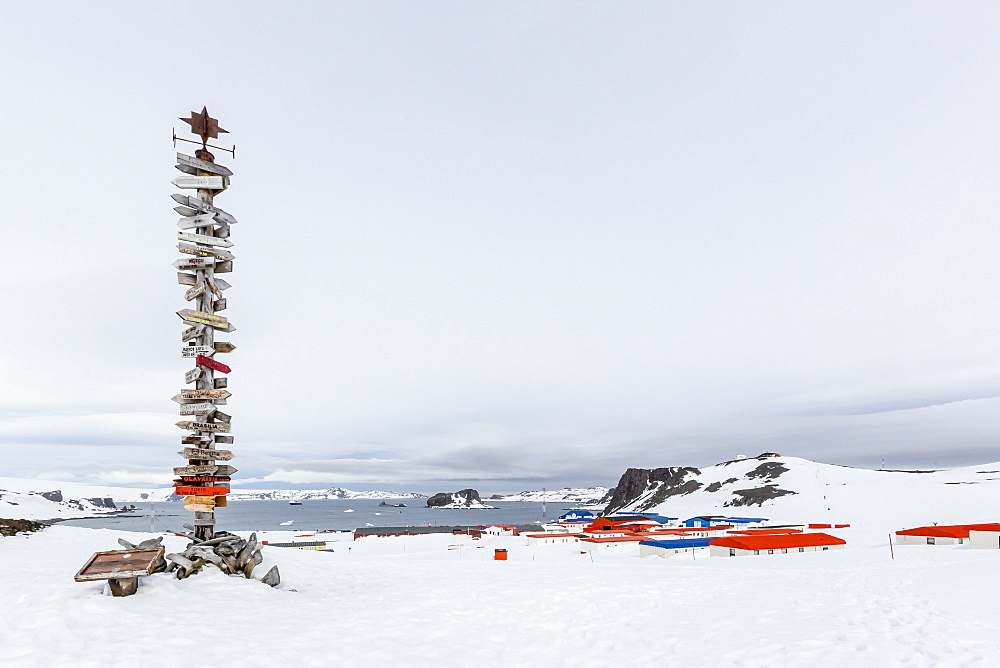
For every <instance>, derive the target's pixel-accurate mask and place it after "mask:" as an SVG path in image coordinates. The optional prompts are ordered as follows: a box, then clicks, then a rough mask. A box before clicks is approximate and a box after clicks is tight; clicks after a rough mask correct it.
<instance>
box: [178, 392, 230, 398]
mask: <svg viewBox="0 0 1000 668" xmlns="http://www.w3.org/2000/svg"><path fill="white" fill-rule="evenodd" d="M231 396H233V395H232V394H231V393H230V392H229V390H181V393H180V397H181V398H182V399H202V400H204V399H228V398H229V397H231Z"/></svg>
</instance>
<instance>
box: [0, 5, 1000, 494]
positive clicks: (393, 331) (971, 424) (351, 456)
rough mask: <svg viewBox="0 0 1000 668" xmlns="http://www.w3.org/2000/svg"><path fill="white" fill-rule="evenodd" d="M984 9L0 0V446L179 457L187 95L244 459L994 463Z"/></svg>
mask: <svg viewBox="0 0 1000 668" xmlns="http://www.w3.org/2000/svg"><path fill="white" fill-rule="evenodd" d="M998 35H1000V6H997V5H996V4H994V3H982V2H977V3H962V2H949V3H936V2H935V3H929V2H880V3H871V2H841V1H838V2H810V3H801V2H769V3H736V2H732V3H721V2H720V3H713V2H699V3H680V2H673V3H671V2H605V3H597V2H579V1H574V2H548V3H539V2H506V3H468V2H379V3H367V2H353V3H347V2H341V3H333V2H329V3H308V2H298V3H225V2H215V3H203V2H197V3H184V2H171V3H120V2H116V3H99V2H86V3H78V2H48V3H45V2H42V3H28V2H4V3H2V4H0V56H2V59H0V62H2V63H3V65H2V67H0V91H3V93H4V99H5V100H6V104H4V114H3V116H2V123H0V146H2V147H3V159H2V161H0V181H2V183H3V184H4V188H3V194H4V206H3V209H2V211H0V224H2V230H3V239H4V242H5V243H4V251H5V252H4V270H5V273H6V276H7V278H6V280H5V281H4V282H3V288H2V290H3V301H2V303H3V304H4V307H5V313H6V316H7V317H6V318H5V322H6V324H7V326H6V327H4V328H3V329H2V331H0V365H2V366H0V392H2V394H0V400H2V402H0V444H2V449H3V452H4V453H5V454H4V466H3V467H2V468H3V473H4V474H6V475H14V476H40V477H47V478H61V479H67V480H77V481H82V482H95V483H106V484H150V483H168V482H169V479H170V471H169V469H170V467H171V466H175V465H178V464H179V463H180V461H181V460H180V458H179V457H178V456H177V455H176V454H174V453H175V452H176V451H177V450H178V449H179V437H180V436H181V434H182V432H180V430H178V429H177V428H176V427H174V426H173V423H174V422H175V421H176V420H177V419H178V417H177V416H176V415H175V410H176V407H175V405H174V404H173V403H172V402H171V401H170V397H171V395H173V394H175V393H176V392H177V391H178V390H179V389H180V388H181V387H183V378H182V376H183V372H184V371H186V370H187V369H188V368H189V366H190V365H189V364H188V363H186V362H184V361H183V360H181V359H180V357H179V352H178V348H179V347H180V337H179V332H180V330H181V324H180V320H179V319H178V318H177V316H176V315H174V312H175V311H176V310H178V309H181V308H184V307H186V306H187V303H186V302H185V301H184V300H183V297H182V295H183V288H181V287H180V286H178V285H177V284H176V282H175V278H174V274H175V270H174V269H173V268H172V267H171V266H170V263H171V262H172V261H173V260H174V259H176V257H177V253H176V250H175V248H174V245H175V239H174V237H175V232H176V231H177V228H176V227H175V225H174V223H175V221H176V219H177V216H176V214H174V212H173V211H172V210H171V207H172V205H173V202H172V201H171V200H170V198H169V196H170V195H171V194H172V193H173V192H177V191H176V189H175V188H174V187H173V186H171V185H170V183H169V181H170V179H172V178H173V177H174V176H176V175H177V174H179V172H177V171H176V170H174V168H173V155H174V149H173V147H172V146H171V144H170V130H171V126H173V127H174V128H177V130H178V131H180V130H182V129H183V128H186V126H185V125H184V124H182V123H180V121H177V120H176V119H177V117H179V116H186V115H188V113H189V112H190V111H191V110H193V109H200V108H201V107H202V106H203V105H207V106H208V109H209V111H210V112H211V113H212V114H213V115H214V116H216V117H217V118H219V119H221V122H222V126H223V127H224V128H226V129H228V130H230V132H231V134H229V135H226V136H224V137H223V139H224V140H227V141H231V142H235V143H236V145H237V147H238V150H237V157H236V160H227V159H226V158H224V155H223V154H222V153H221V152H216V155H217V156H218V160H219V162H222V163H225V164H228V165H229V166H231V168H232V169H233V170H234V172H235V173H236V175H235V177H234V178H233V184H232V187H231V188H230V190H229V191H227V192H226V193H224V194H222V195H221V196H220V197H219V198H218V203H219V205H220V206H222V207H224V208H226V209H227V210H228V211H230V212H231V213H233V214H234V215H235V216H236V217H237V218H238V219H239V221H240V223H239V225H238V226H236V227H235V228H234V229H233V240H234V241H235V242H236V246H235V247H234V248H233V249H232V250H233V252H234V253H235V255H236V257H237V260H236V264H235V266H236V270H235V271H234V273H233V274H231V275H230V276H229V277H227V279H228V280H230V282H231V283H232V284H233V285H234V287H233V288H232V290H230V291H229V292H228V293H227V297H228V299H229V304H230V308H229V309H228V312H227V315H228V316H229V317H230V319H231V320H232V322H233V323H234V324H235V325H236V326H237V328H238V331H237V332H235V333H234V334H233V335H231V340H232V341H233V342H234V343H235V344H236V345H237V346H238V347H239V350H238V351H237V352H235V353H233V354H232V355H230V356H228V358H227V360H226V361H227V363H229V364H230V365H231V366H232V367H233V368H234V371H233V373H232V374H231V376H230V389H231V391H232V392H233V398H232V399H230V405H229V409H227V412H230V413H232V414H233V416H234V427H235V428H234V434H235V435H236V445H235V446H234V450H235V452H236V453H237V455H238V458H237V459H236V460H235V461H234V462H233V463H234V464H236V465H237V467H238V468H239V469H240V471H241V472H240V474H239V476H238V477H240V478H242V480H244V481H246V480H251V481H252V480H259V481H261V482H262V483H266V486H280V485H284V484H303V485H305V484H309V483H323V484H329V485H335V484H336V485H343V486H348V487H353V488H356V489H357V488H398V489H412V490H416V491H440V490H443V489H457V488H459V487H460V486H466V485H472V486H475V487H476V488H477V489H479V490H480V491H483V492H487V493H492V492H496V491H514V490H518V489H527V488H540V487H542V486H548V487H550V488H551V487H560V486H565V485H590V484H608V485H610V484H614V482H616V481H617V478H618V476H619V475H620V474H621V472H622V471H623V470H624V469H625V468H626V467H628V466H647V467H652V466H673V465H694V466H702V465H709V464H713V463H716V462H718V461H721V460H723V459H727V458H730V457H732V456H733V455H736V454H738V453H744V454H748V455H753V454H757V453H759V452H762V451H778V452H782V453H784V454H789V455H798V456H803V457H808V458H811V459H817V460H820V461H824V462H829V463H837V464H848V465H867V466H876V467H877V466H879V465H880V463H881V460H882V458H883V457H884V458H885V460H886V465H887V466H888V467H892V468H901V467H908V466H946V465H953V464H973V463H980V462H989V461H996V460H1000V456H998V453H997V451H996V448H997V433H998V427H1000V424H998V421H1000V420H998V416H1000V399H998V396H1000V347H998V344H997V338H998V330H1000V310H998V308H997V300H996V292H997V289H998V286H1000V262H998V261H997V258H998V257H1000V236H998V233H997V225H996V220H997V199H998V198H997V192H998V189H997V184H998V181H1000V169H998V158H997V153H998V151H997V147H998V145H1000V142H998V139H1000V137H998V134H1000V133H998V117H997V109H998V108H1000V99H998V98H1000V70H998V66H997V63H998V62H1000V60H998V56H1000V52H998V51H1000V50H998V46H1000V43H998ZM185 150H186V149H185Z"/></svg>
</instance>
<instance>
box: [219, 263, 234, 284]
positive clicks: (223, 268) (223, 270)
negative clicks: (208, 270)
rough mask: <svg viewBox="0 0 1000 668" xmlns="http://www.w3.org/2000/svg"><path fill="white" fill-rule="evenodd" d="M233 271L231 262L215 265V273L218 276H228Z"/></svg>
mask: <svg viewBox="0 0 1000 668" xmlns="http://www.w3.org/2000/svg"><path fill="white" fill-rule="evenodd" d="M232 270H233V263H232V262H231V261H227V262H216V263H215V273H217V274H228V273H229V272H231V271H232ZM216 280H218V279H216Z"/></svg>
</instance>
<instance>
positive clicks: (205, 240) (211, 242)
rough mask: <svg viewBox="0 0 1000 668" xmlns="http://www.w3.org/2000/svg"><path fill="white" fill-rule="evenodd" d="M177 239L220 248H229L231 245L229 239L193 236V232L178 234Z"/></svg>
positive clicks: (201, 235) (202, 235)
mask: <svg viewBox="0 0 1000 668" xmlns="http://www.w3.org/2000/svg"><path fill="white" fill-rule="evenodd" d="M177 238H178V239H179V240H181V241H192V242H194V243H196V244H205V245H207V246H219V247H221V248H229V247H230V246H232V245H233V242H232V241H230V240H229V239H220V238H219V237H210V236H209V235H207V234H195V233H194V232H178V233H177Z"/></svg>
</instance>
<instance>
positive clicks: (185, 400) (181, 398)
mask: <svg viewBox="0 0 1000 668" xmlns="http://www.w3.org/2000/svg"><path fill="white" fill-rule="evenodd" d="M170 401H172V402H174V403H175V404H194V403H197V402H198V400H197V399H188V398H186V397H185V396H184V395H182V394H175V395H174V396H172V397H170Z"/></svg>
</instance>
